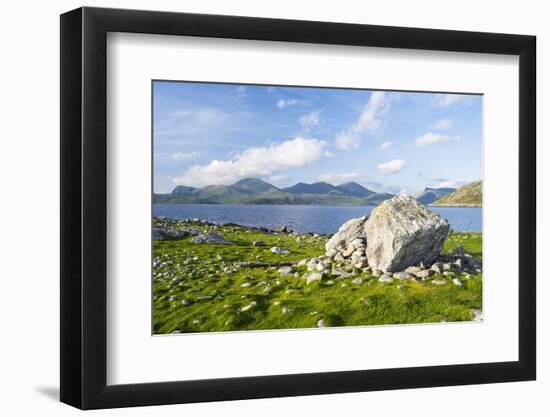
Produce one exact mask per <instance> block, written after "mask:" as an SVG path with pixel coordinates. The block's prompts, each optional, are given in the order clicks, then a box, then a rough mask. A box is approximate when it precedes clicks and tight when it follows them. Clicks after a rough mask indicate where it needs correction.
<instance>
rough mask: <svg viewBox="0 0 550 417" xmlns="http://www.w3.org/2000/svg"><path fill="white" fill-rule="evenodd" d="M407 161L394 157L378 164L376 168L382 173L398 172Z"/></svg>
mask: <svg viewBox="0 0 550 417" xmlns="http://www.w3.org/2000/svg"><path fill="white" fill-rule="evenodd" d="M406 164H407V162H406V161H405V160H404V159H393V160H391V161H388V162H384V163H383V164H380V165H378V166H377V167H376V168H377V169H378V172H381V173H382V174H397V173H398V172H401V171H403V169H404V168H405V165H406Z"/></svg>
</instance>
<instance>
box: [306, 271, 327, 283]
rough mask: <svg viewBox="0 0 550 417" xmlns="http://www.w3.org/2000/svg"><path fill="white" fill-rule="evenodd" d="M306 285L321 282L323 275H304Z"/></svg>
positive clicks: (312, 273)
mask: <svg viewBox="0 0 550 417" xmlns="http://www.w3.org/2000/svg"><path fill="white" fill-rule="evenodd" d="M304 279H305V280H306V284H308V285H309V284H311V283H312V282H315V281H321V280H322V279H323V274H322V273H321V272H310V273H309V274H306V275H304Z"/></svg>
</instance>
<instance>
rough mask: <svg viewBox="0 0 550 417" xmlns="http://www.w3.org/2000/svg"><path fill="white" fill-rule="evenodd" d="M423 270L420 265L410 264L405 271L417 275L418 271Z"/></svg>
mask: <svg viewBox="0 0 550 417" xmlns="http://www.w3.org/2000/svg"><path fill="white" fill-rule="evenodd" d="M421 270H422V268H420V267H419V266H409V267H408V268H407V269H405V271H404V272H408V273H409V274H413V275H415V273H416V272H419V271H421Z"/></svg>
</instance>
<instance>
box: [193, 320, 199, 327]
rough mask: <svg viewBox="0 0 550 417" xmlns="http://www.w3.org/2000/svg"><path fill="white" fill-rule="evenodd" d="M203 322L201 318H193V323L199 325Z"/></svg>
mask: <svg viewBox="0 0 550 417" xmlns="http://www.w3.org/2000/svg"><path fill="white" fill-rule="evenodd" d="M199 324H201V321H200V320H193V325H195V326H197V325H199Z"/></svg>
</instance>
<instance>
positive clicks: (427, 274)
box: [414, 269, 435, 279]
mask: <svg viewBox="0 0 550 417" xmlns="http://www.w3.org/2000/svg"><path fill="white" fill-rule="evenodd" d="M433 274H435V271H433V270H432V269H422V270H420V271H417V272H415V273H414V275H415V276H416V277H417V278H420V279H426V278H428V277H431V276H432V275H433Z"/></svg>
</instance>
